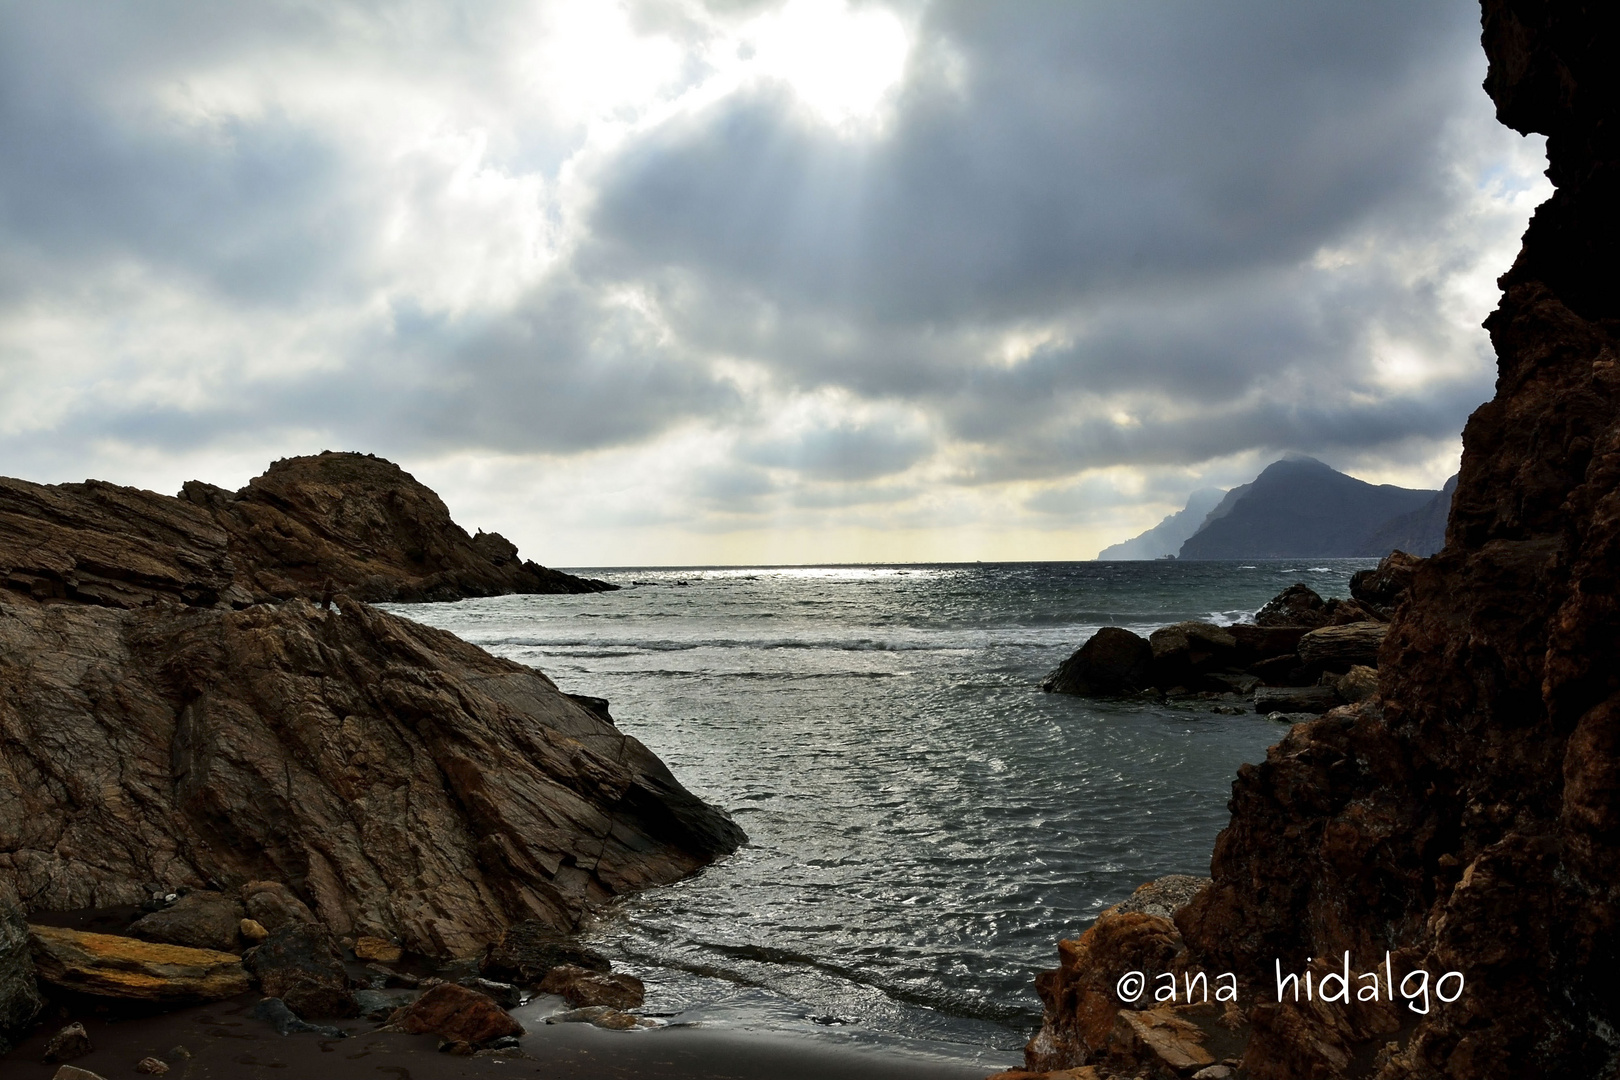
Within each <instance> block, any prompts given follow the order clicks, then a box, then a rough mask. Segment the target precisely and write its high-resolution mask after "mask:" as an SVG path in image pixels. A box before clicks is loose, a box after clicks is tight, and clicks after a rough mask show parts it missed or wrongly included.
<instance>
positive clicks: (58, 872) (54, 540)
mask: <svg viewBox="0 0 1620 1080" xmlns="http://www.w3.org/2000/svg"><path fill="white" fill-rule="evenodd" d="M190 494H191V498H190V499H188V500H181V499H171V498H165V497H163V496H158V495H154V494H152V493H150V492H140V491H134V490H132V489H128V488H118V487H114V486H112V485H105V484H96V483H89V484H81V485H59V486H55V487H46V486H41V485H34V484H26V483H23V482H21V481H0V582H3V583H4V584H5V585H6V586H7V587H8V589H9V591H0V690H3V692H0V887H15V889H16V892H17V895H18V897H19V900H20V903H21V905H22V906H23V907H24V908H25V909H27V910H29V911H39V910H71V909H80V908H107V907H115V906H120V905H141V904H146V903H149V902H150V898H151V897H152V896H153V894H154V893H157V894H159V895H163V894H172V893H176V892H179V893H187V891H188V890H190V893H189V895H186V896H183V897H182V898H181V899H180V900H179V901H178V902H177V903H176V904H175V905H174V906H173V907H171V908H169V909H168V910H167V911H164V912H159V913H156V914H154V915H150V916H148V917H147V918H146V919H144V920H142V922H141V923H140V924H139V925H138V926H137V928H136V929H135V930H134V931H132V932H133V933H136V934H139V935H143V936H146V937H149V938H154V939H163V940H171V941H184V942H189V943H193V944H195V943H200V942H202V941H203V940H204V939H205V938H206V940H208V941H209V942H211V943H213V944H217V945H223V944H225V943H226V942H227V940H229V941H230V942H231V946H232V948H235V947H237V945H238V942H237V940H236V939H237V938H238V937H239V936H240V935H241V933H242V932H243V927H244V926H246V927H249V928H250V929H253V930H254V935H255V936H256V937H257V936H259V934H260V933H261V932H262V933H263V934H265V935H273V934H275V933H277V932H278V931H280V930H282V929H283V928H284V927H286V926H287V925H289V924H298V923H309V922H318V923H319V924H320V925H321V926H323V927H324V928H326V929H327V930H328V931H330V932H332V933H335V934H337V935H339V936H344V937H358V936H362V935H370V936H374V937H379V938H385V939H387V940H389V941H392V942H397V943H399V944H401V945H402V946H404V947H405V948H408V949H410V950H412V951H413V952H416V953H419V954H423V955H426V956H429V957H446V956H452V955H464V954H476V953H478V952H479V951H480V950H481V949H482V947H483V946H484V945H485V944H486V943H488V942H490V941H493V940H495V939H496V938H498V937H499V936H500V934H501V932H502V931H503V930H504V929H505V928H506V927H507V926H509V925H511V924H513V923H515V922H519V921H522V920H526V919H528V920H536V921H537V922H539V923H540V924H542V925H544V926H546V927H548V928H550V929H551V930H553V931H554V932H566V931H569V930H570V929H572V928H573V927H574V926H575V925H576V923H577V921H578V919H579V918H580V916H581V914H582V913H583V912H585V911H586V910H588V909H590V908H592V907H593V906H595V905H597V904H600V903H602V902H604V901H606V900H608V899H611V898H612V897H614V896H618V895H622V894H623V893H626V892H629V891H633V890H636V889H641V888H645V887H647V886H650V885H655V884H661V883H665V882H669V881H673V880H675V879H677V878H679V877H682V876H684V875H685V874H687V873H689V872H691V871H692V870H694V869H696V868H698V867H700V866H702V865H704V864H705V863H707V862H709V861H711V860H712V859H714V858H715V857H716V856H717V855H720V854H722V853H725V852H728V851H730V850H732V849H734V848H735V847H736V846H737V845H738V844H739V843H740V842H741V840H742V838H743V837H742V832H741V830H739V829H738V828H737V827H736V826H735V825H734V824H733V823H732V822H731V821H730V819H729V818H727V817H726V816H725V815H724V814H722V813H720V812H719V811H717V810H715V809H713V808H712V807H709V806H707V805H706V804H704V803H703V802H701V801H700V800H698V799H696V798H694V797H693V796H692V795H691V794H690V793H688V792H687V791H686V790H685V789H684V788H682V787H681V786H680V784H679V783H678V782H677V781H676V780H675V778H674V777H673V776H671V775H670V773H669V771H668V770H667V769H666V768H665V767H664V766H663V764H662V763H661V762H659V761H658V759H657V758H656V757H654V756H653V755H652V754H651V753H650V752H649V751H648V750H647V749H646V747H644V746H642V744H641V743H639V742H637V741H636V740H635V739H633V738H630V737H628V736H626V735H624V734H623V733H621V732H620V731H619V730H618V729H617V728H616V727H615V726H614V725H613V723H612V722H611V719H609V718H608V717H606V716H605V715H604V714H605V709H604V708H602V707H601V704H600V703H599V702H595V701H594V700H593V699H584V703H582V702H581V701H580V700H576V699H575V698H573V697H571V696H570V695H566V694H563V693H560V692H559V691H558V690H557V687H556V686H555V685H554V684H553V683H552V682H551V680H549V679H548V678H546V677H545V676H544V675H543V674H541V673H539V672H538V671H535V670H534V669H532V668H529V667H525V666H523V665H520V664H515V663H511V662H509V661H504V660H499V659H496V658H495V657H493V656H490V655H489V654H487V653H485V652H483V651H482V650H480V649H477V648H475V647H473V646H471V645H468V644H466V643H465V642H462V641H460V640H459V639H457V638H455V637H454V636H452V635H450V634H446V633H443V632H441V631H437V630H432V629H429V628H427V627H424V626H421V625H419V624H416V623H413V622H410V621H409V620H406V619H402V618H398V617H395V616H392V615H389V614H386V613H384V612H381V611H378V610H376V609H374V608H372V607H369V606H368V605H367V604H366V603H364V602H363V601H362V600H361V599H359V598H358V597H356V596H354V595H351V594H349V593H345V592H342V591H341V590H340V589H337V587H336V583H342V584H354V585H355V587H356V588H359V589H362V590H364V591H366V594H367V595H372V596H389V597H394V598H399V597H401V596H437V595H441V593H442V591H443V590H450V591H451V592H453V593H454V594H455V595H468V594H471V593H476V592H479V591H484V592H496V591H511V590H513V589H517V588H534V589H538V588H539V587H540V586H541V585H542V584H543V582H542V581H541V580H540V579H539V578H536V577H534V576H533V574H534V573H536V572H537V570H535V569H533V568H532V564H527V565H528V566H529V567H530V568H531V569H524V564H518V563H510V564H509V565H508V564H500V563H499V560H497V562H494V563H492V562H490V560H489V558H486V556H487V555H489V553H490V552H492V551H495V549H496V548H497V547H499V546H500V545H499V544H494V543H493V541H490V540H488V539H487V538H486V539H482V540H481V539H478V538H471V539H468V538H466V534H465V533H462V532H461V531H460V530H459V529H458V528H456V527H455V526H454V523H453V522H450V521H449V518H448V515H447V514H446V512H445V510H444V506H443V504H442V503H441V502H439V501H438V499H437V497H436V496H433V494H432V493H431V492H429V491H427V489H426V488H423V487H421V485H419V484H416V483H415V481H413V480H411V479H410V478H409V477H408V476H406V475H405V474H404V473H401V472H400V471H399V470H398V469H397V468H395V467H394V466H392V465H389V464H388V463H386V462H381V461H379V460H377V459H373V458H366V457H362V456H360V455H340V454H327V455H321V456H320V457H317V458H305V459H293V460H291V461H287V462H279V463H277V465H276V466H274V467H272V469H271V470H270V472H269V473H267V474H266V476H265V477H261V478H259V480H258V481H255V482H254V483H253V484H250V485H249V486H248V488H247V489H245V491H244V492H243V493H239V494H238V495H237V496H231V497H229V498H227V497H226V496H225V495H224V494H223V493H215V492H199V491H198V490H197V489H196V488H195V487H193V489H192V491H191V493H190ZM204 496H206V497H204ZM275 536H280V537H281V538H282V541H284V542H282V541H275V540H274V539H273V538H274V537H275ZM463 541H465V542H463ZM278 544H279V546H278ZM502 550H503V551H504V549H502ZM345 553H346V554H345ZM497 554H499V553H498V552H497ZM475 556H476V557H475ZM504 557H505V556H502V558H504ZM479 559H483V563H482V564H480V563H479V562H478V560H479ZM278 560H279V561H278ZM344 560H347V561H344ZM502 565H504V566H505V567H506V568H505V569H504V570H503V569H500V566H502ZM489 566H494V567H496V569H497V570H499V573H496V572H495V571H490V573H485V572H484V568H485V567H489ZM492 574H493V575H494V576H491V575H492ZM502 575H504V576H502ZM524 575H530V576H528V577H525V576H524ZM329 580H330V581H333V582H334V584H333V585H332V586H328V585H327V584H326V582H328V581H329ZM328 589H330V591H333V592H335V600H336V603H335V605H334V606H333V607H332V608H331V609H329V610H328V609H326V608H325V606H324V605H321V604H317V603H315V602H313V601H312V600H311V599H307V598H299V597H296V596H295V597H294V598H292V599H285V600H278V599H277V598H278V597H280V596H283V595H291V594H296V593H300V592H305V593H308V592H310V591H312V590H313V591H317V592H318V591H321V590H328ZM209 890H213V893H212V894H210V892H209ZM238 900H239V901H240V904H241V908H240V911H239V910H238V907H237V904H238ZM205 906H207V907H208V910H207V911H206V912H205V911H204V910H203V908H204V907H205ZM193 908H195V909H196V910H192V909H193ZM240 944H246V942H241V943H240Z"/></svg>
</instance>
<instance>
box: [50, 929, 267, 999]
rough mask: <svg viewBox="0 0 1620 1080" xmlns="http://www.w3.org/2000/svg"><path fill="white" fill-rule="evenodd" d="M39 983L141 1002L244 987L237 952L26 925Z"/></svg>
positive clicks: (231, 992)
mask: <svg viewBox="0 0 1620 1080" xmlns="http://www.w3.org/2000/svg"><path fill="white" fill-rule="evenodd" d="M29 930H30V932H31V934H32V937H33V955H34V967H35V969H36V970H37V971H38V973H39V980H40V982H42V983H45V984H47V985H50V986H53V987H56V988H57V989H59V990H66V991H70V992H73V993H79V994H90V995H92V996H95V997H109V998H121V999H124V1000H128V1001H145V1002H169V1003H181V1002H200V1001H220V1000H223V999H224V998H228V997H235V996H236V995H237V994H244V993H246V992H247V991H248V987H249V984H248V976H247V972H246V971H244V970H243V969H242V962H241V958H240V957H237V956H234V955H232V954H230V953H223V952H214V951H213V950H211V949H188V948H186V947H185V946H183V945H164V944H159V943H157V942H151V941H140V940H137V939H136V938H128V937H120V936H118V935H116V934H92V933H86V932H85V931H82V930H69V929H65V928H63V927H59V926H30V927H29Z"/></svg>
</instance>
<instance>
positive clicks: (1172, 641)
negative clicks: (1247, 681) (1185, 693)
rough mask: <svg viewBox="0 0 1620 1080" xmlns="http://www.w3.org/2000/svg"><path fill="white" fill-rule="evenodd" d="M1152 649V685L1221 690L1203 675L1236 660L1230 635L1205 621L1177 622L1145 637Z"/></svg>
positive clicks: (1223, 669)
mask: <svg viewBox="0 0 1620 1080" xmlns="http://www.w3.org/2000/svg"><path fill="white" fill-rule="evenodd" d="M1148 644H1149V646H1150V647H1151V648H1152V650H1153V675H1152V679H1153V685H1155V686H1159V687H1165V688H1169V687H1174V686H1184V687H1187V688H1189V689H1221V690H1224V689H1226V687H1224V686H1211V685H1210V683H1209V681H1208V680H1207V679H1206V676H1207V675H1208V674H1210V673H1212V672H1217V671H1226V670H1227V669H1228V668H1230V667H1231V666H1232V665H1233V664H1234V663H1236V661H1237V655H1238V642H1237V638H1235V637H1233V636H1232V634H1231V632H1230V631H1228V630H1226V629H1224V628H1222V627H1219V626H1216V625H1215V624H1213V623H1206V622H1180V623H1175V624H1174V625H1171V626H1165V627H1161V628H1160V629H1158V630H1155V631H1153V633H1152V634H1150V635H1149V636H1148Z"/></svg>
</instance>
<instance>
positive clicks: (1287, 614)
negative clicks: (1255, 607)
mask: <svg viewBox="0 0 1620 1080" xmlns="http://www.w3.org/2000/svg"><path fill="white" fill-rule="evenodd" d="M1328 618H1329V613H1328V606H1327V601H1325V600H1323V599H1322V597H1321V596H1320V595H1319V594H1318V593H1317V591H1316V590H1315V589H1313V588H1311V587H1310V586H1309V585H1306V584H1305V583H1304V582H1298V583H1296V584H1293V585H1290V586H1288V588H1286V589H1284V590H1283V591H1282V592H1280V593H1278V594H1277V595H1276V596H1274V597H1272V598H1271V599H1270V600H1268V601H1266V605H1265V607H1262V608H1261V609H1260V610H1259V611H1257V612H1255V613H1254V622H1255V625H1256V626H1306V627H1311V628H1315V627H1318V626H1326V625H1327V624H1328Z"/></svg>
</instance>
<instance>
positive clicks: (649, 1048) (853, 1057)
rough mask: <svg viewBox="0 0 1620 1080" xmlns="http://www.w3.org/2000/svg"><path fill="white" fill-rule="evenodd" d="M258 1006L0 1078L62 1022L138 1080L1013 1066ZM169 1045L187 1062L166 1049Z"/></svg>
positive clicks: (197, 1018)
mask: <svg viewBox="0 0 1620 1080" xmlns="http://www.w3.org/2000/svg"><path fill="white" fill-rule="evenodd" d="M258 1001H259V995H258V994H248V995H243V996H241V997H237V998H232V999H230V1000H228V1001H223V1002H216V1003H214V1004H210V1005H194V1006H188V1007H186V1008H183V1009H177V1010H175V1011H173V1012H167V1013H161V1014H158V1015H153V1016H142V1017H129V1018H122V1019H109V1018H105V1017H93V1016H88V1017H87V1016H79V1015H77V1014H75V1015H73V1016H67V1017H61V1016H57V1017H52V1018H51V1019H49V1020H47V1021H45V1022H43V1023H42V1024H41V1025H40V1026H39V1027H38V1028H37V1029H36V1030H35V1031H34V1032H33V1033H31V1034H30V1035H29V1036H28V1038H26V1039H24V1040H22V1041H21V1042H20V1043H18V1044H17V1046H16V1048H15V1049H13V1050H12V1051H11V1053H9V1054H7V1055H6V1056H5V1058H3V1059H0V1077H3V1078H5V1080H11V1078H13V1077H15V1078H18V1080H35V1078H39V1080H48V1078H49V1077H51V1076H52V1075H54V1074H55V1072H56V1070H57V1068H58V1067H59V1064H58V1063H51V1064H45V1063H43V1062H41V1060H40V1057H41V1055H42V1054H43V1053H44V1048H45V1044H46V1042H48V1041H49V1040H50V1038H51V1036H53V1035H54V1034H55V1033H56V1031H57V1030H58V1029H59V1028H60V1027H61V1026H62V1025H63V1024H66V1023H69V1022H72V1021H73V1020H78V1021H79V1022H81V1023H83V1024H84V1026H85V1029H86V1030H87V1032H88V1033H89V1036H90V1042H91V1045H92V1046H93V1047H94V1049H93V1050H92V1052H91V1053H89V1054H87V1055H85V1056H84V1057H80V1058H75V1059H74V1060H72V1061H70V1062H67V1063H66V1064H70V1065H72V1066H74V1067H76V1068H80V1069H87V1070H89V1071H91V1072H94V1073H97V1074H98V1075H100V1076H102V1077H105V1078H106V1080H122V1078H125V1077H133V1076H135V1075H137V1074H136V1073H135V1063H136V1062H137V1061H139V1060H141V1059H142V1058H145V1057H148V1056H152V1057H157V1058H160V1059H162V1060H163V1061H165V1062H166V1063H167V1064H168V1065H169V1066H170V1069H169V1072H168V1074H167V1075H168V1077H169V1078H170V1080H236V1078H242V1080H253V1078H265V1080H270V1078H275V1080H288V1078H297V1080H304V1078H309V1080H348V1078H352V1077H363V1076H379V1077H399V1078H400V1080H457V1078H463V1077H480V1076H530V1075H537V1074H539V1075H544V1076H546V1077H548V1078H557V1080H575V1078H577V1080H586V1078H588V1077H589V1078H599V1077H624V1078H627V1080H628V1078H630V1077H637V1078H643V1080H698V1078H714V1080H756V1078H757V1080H823V1078H825V1080H843V1078H847V1080H879V1078H884V1080H887V1078H898V1080H925V1078H926V1080H983V1077H984V1076H985V1075H986V1074H987V1073H990V1072H995V1071H997V1070H999V1069H1001V1068H1013V1067H1016V1066H1017V1064H1018V1063H1017V1061H1016V1060H1015V1059H1016V1058H1017V1056H1018V1055H1016V1054H1013V1053H1008V1054H1007V1055H1006V1061H1005V1063H1004V1064H998V1063H995V1062H990V1063H986V1062H985V1061H984V1060H983V1059H982V1056H981V1055H982V1054H983V1053H984V1052H983V1051H978V1049H977V1048H970V1047H966V1046H964V1047H962V1053H961V1055H960V1056H957V1055H955V1054H953V1052H952V1047H950V1046H949V1045H947V1044H940V1043H922V1042H916V1043H908V1042H906V1041H904V1040H897V1039H892V1038H890V1037H882V1038H880V1039H875V1040H872V1041H867V1040H864V1039H859V1038H858V1037H851V1035H850V1034H847V1033H842V1032H840V1033H836V1034H835V1033H832V1032H828V1033H821V1032H806V1033H804V1034H798V1033H794V1032H788V1031H781V1030H776V1029H762V1028H730V1027H725V1026H718V1025H716V1026H711V1025H709V1024H707V1023H702V1024H671V1025H670V1026H668V1027H663V1028H656V1029H651V1030H641V1031H604V1030H602V1029H599V1028H596V1027H593V1026H592V1025H590V1024H585V1023H561V1024H548V1023H546V1021H545V1016H546V1015H547V1014H549V1013H553V1012H556V1011H559V1009H560V1008H565V1007H566V1006H563V1005H562V1003H561V1001H560V999H556V998H552V997H549V996H542V997H539V998H537V999H535V1000H534V1001H531V1002H529V1003H528V1004H526V1005H523V1006H520V1007H519V1008H516V1009H513V1010H512V1015H513V1016H514V1017H516V1018H517V1019H518V1021H519V1022H520V1023H522V1024H523V1026H524V1028H525V1029H526V1031H527V1034H526V1035H524V1036H522V1037H521V1040H520V1042H521V1045H522V1049H523V1052H524V1053H525V1054H526V1055H527V1056H526V1057H518V1058H470V1057H454V1056H452V1055H449V1054H444V1053H440V1052H439V1051H438V1043H439V1040H438V1038H437V1037H436V1036H433V1035H407V1034H404V1033H400V1032H385V1031H378V1030H376V1029H375V1025H370V1024H366V1023H363V1022H358V1021H344V1022H340V1023H338V1024H336V1025H335V1026H337V1027H339V1028H342V1029H345V1030H349V1031H351V1035H350V1037H348V1038H345V1039H331V1038H325V1037H322V1036H320V1035H316V1034H294V1035H280V1034H278V1033H277V1032H276V1031H275V1029H274V1028H272V1027H271V1026H270V1025H269V1024H267V1023H264V1022H262V1021H259V1020H254V1019H252V1018H250V1017H249V1016H248V1015H247V1014H248V1011H249V1010H250V1009H251V1008H252V1007H253V1006H254V1005H255V1004H256V1003H257V1002H258ZM180 1046H183V1047H185V1049H186V1051H187V1052H188V1053H189V1054H190V1056H189V1057H184V1056H181V1055H180V1054H178V1053H174V1052H173V1051H174V1048H176V1047H180Z"/></svg>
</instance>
